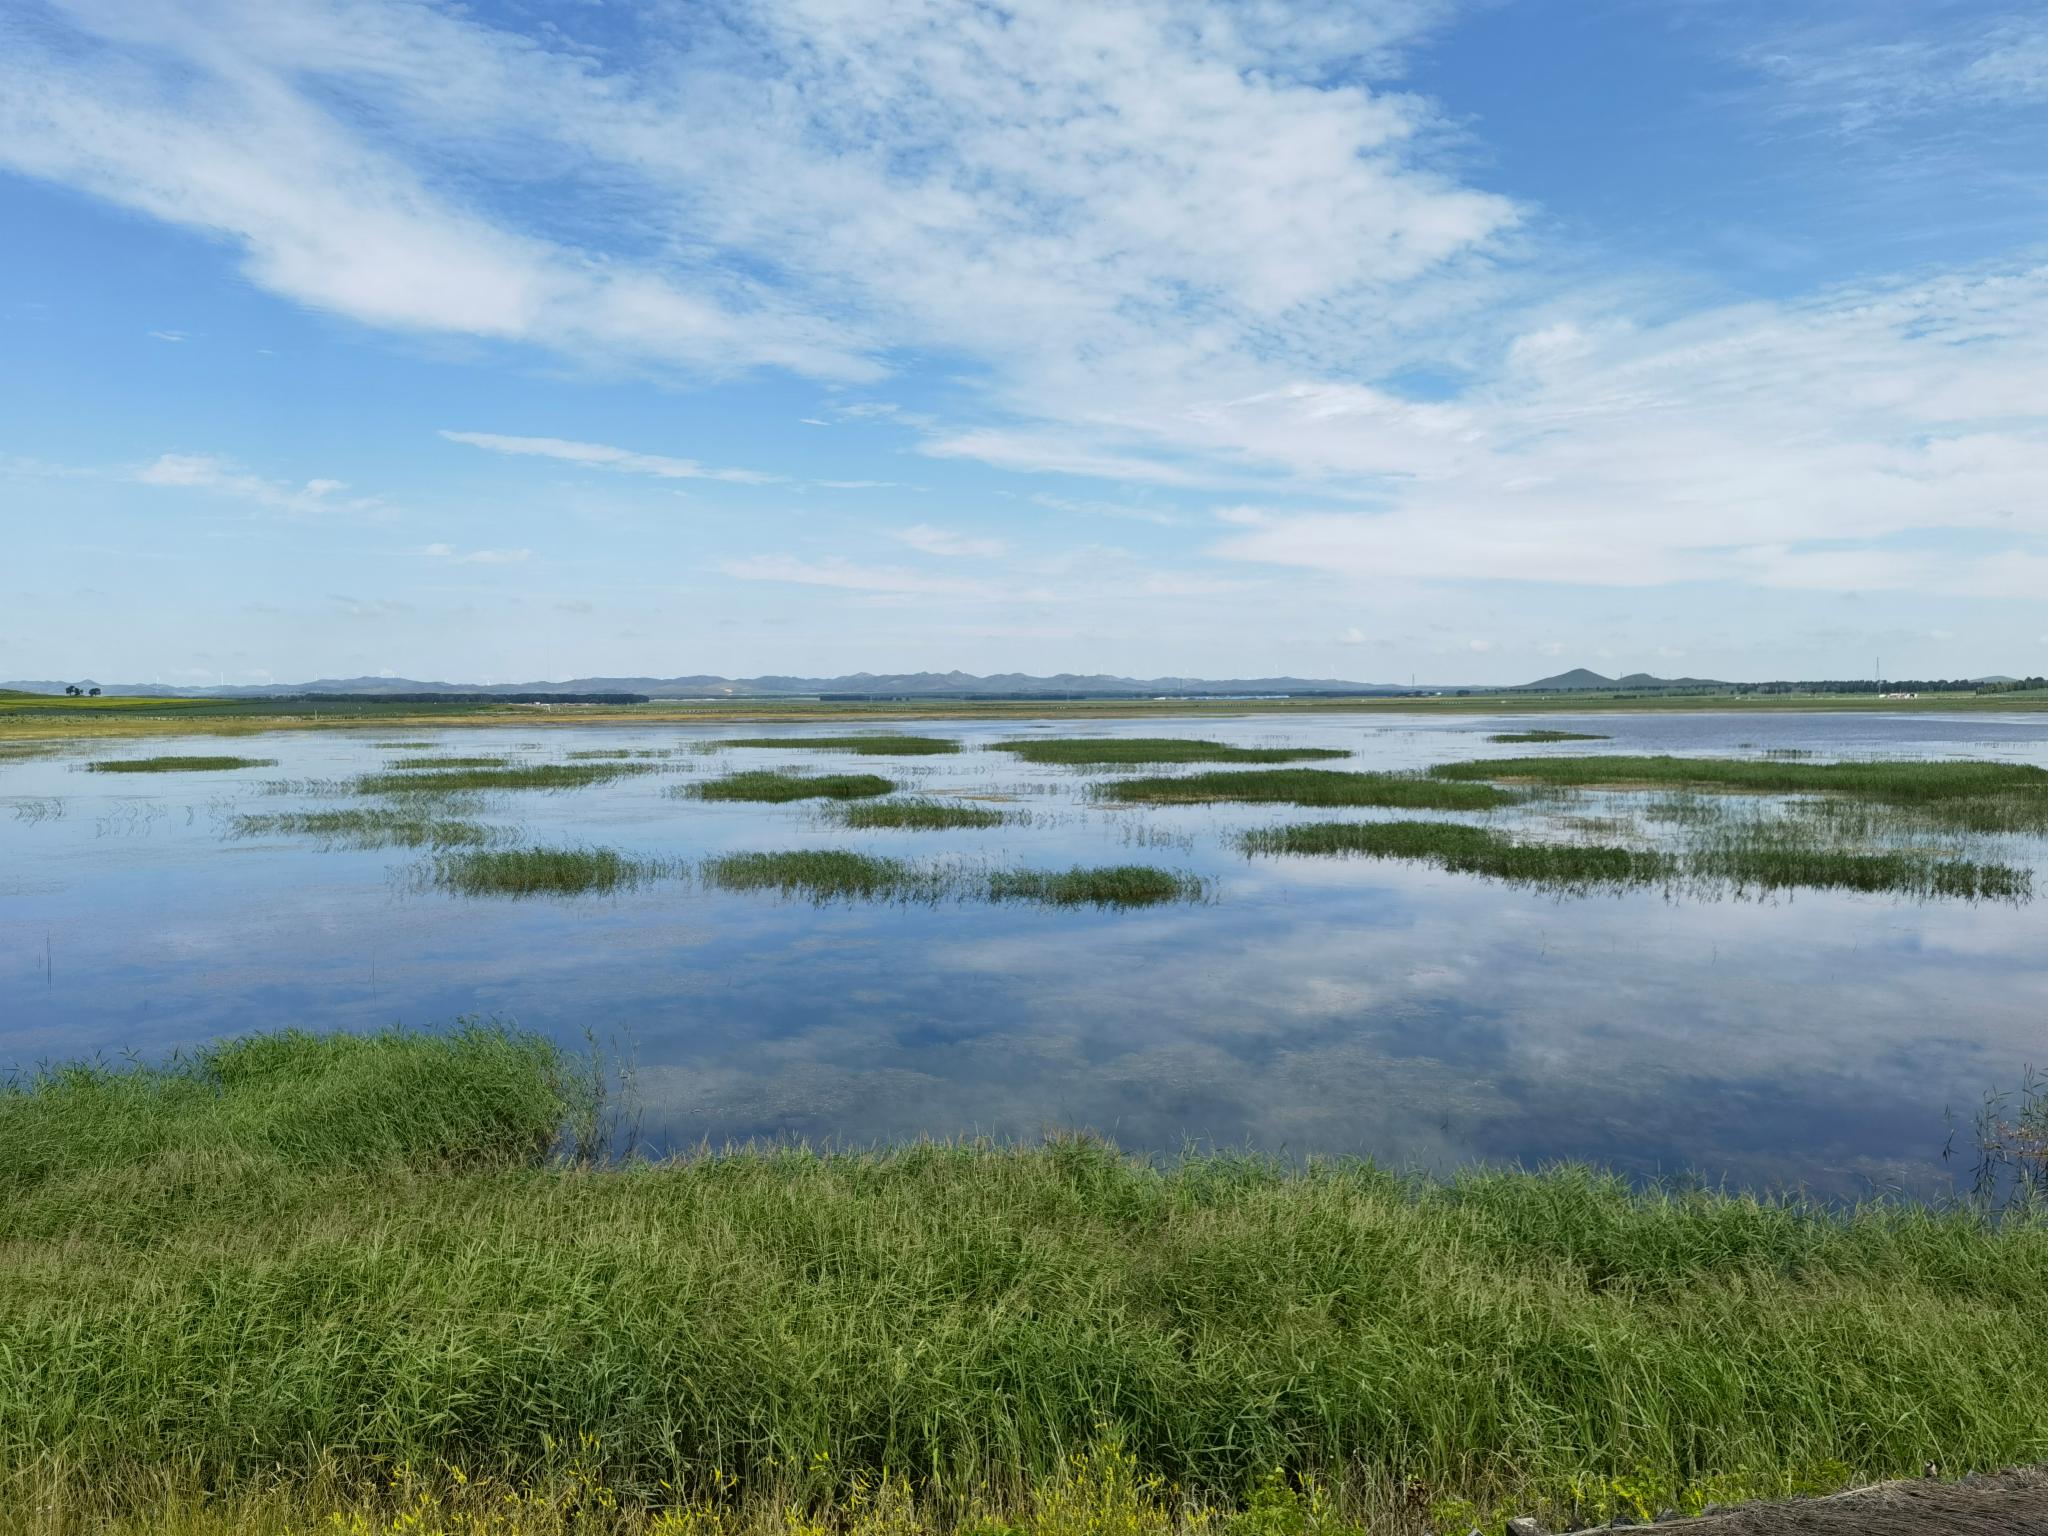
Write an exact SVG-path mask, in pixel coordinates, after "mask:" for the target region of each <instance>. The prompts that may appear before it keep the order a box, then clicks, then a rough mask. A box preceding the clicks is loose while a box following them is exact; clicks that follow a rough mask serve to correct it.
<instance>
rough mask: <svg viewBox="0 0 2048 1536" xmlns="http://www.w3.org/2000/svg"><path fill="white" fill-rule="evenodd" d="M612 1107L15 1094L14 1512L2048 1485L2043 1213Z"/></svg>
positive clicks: (220, 1052)
mask: <svg viewBox="0 0 2048 1536" xmlns="http://www.w3.org/2000/svg"><path fill="white" fill-rule="evenodd" d="M591 1082H592V1078H591V1074H589V1073H588V1072H586V1071H582V1070H579V1069H577V1068H576V1067H574V1066H573V1065H572V1064H571V1063H570V1062H569V1061H568V1060H566V1059H565V1058H564V1057H562V1056H561V1055H560V1053H558V1052H557V1051H556V1050H555V1049H554V1048H552V1047H550V1046H548V1045H546V1044H544V1043H542V1042H540V1041H538V1040H536V1039H534V1038H532V1037H530V1036H525V1035H520V1034H517V1033H513V1032H510V1031H503V1030H486V1029H471V1030H467V1031H464V1032H461V1033H459V1034H456V1035H453V1036H449V1037H434V1036H424V1035H414V1034H396V1033H394V1034H383V1035H372V1036H353V1037H352V1036H312V1035H305V1034H295V1033H288V1034H282V1035H273V1036H260V1037H256V1038H253V1039H249V1040H245V1041H241V1042H238V1043H235V1044H232V1045H227V1046H222V1047H217V1048H214V1049H211V1050H208V1051H203V1052H199V1053H196V1054H194V1055H190V1056H187V1057H184V1058H182V1059H178V1060H174V1061H173V1062H171V1063H169V1064H168V1065H166V1066H162V1067H116V1068H107V1067H100V1066H78V1067H65V1068H58V1069H55V1070H51V1071H48V1072H44V1073H40V1074H37V1075H34V1076H32V1077H29V1078H26V1079H23V1080H19V1081H16V1082H15V1083H13V1084H12V1085H10V1086H8V1087H6V1088H4V1089H0V1291H4V1294H5V1295H6V1296H7V1298H8V1302H7V1306H6V1307H5V1308H0V1500H4V1501H5V1502H6V1503H7V1504H9V1505H11V1506H15V1507H20V1506H21V1505H22V1502H23V1500H24V1499H25V1498H29V1497H30V1496H33V1499H34V1501H35V1502H36V1504H37V1506H38V1507H41V1508H43V1509H45V1510H49V1509H52V1508H69V1507H74V1506H75V1507H76V1508H77V1509H79V1510H80V1511H84V1510H86V1509H92V1510H95V1511H102V1512H105V1511H117V1512H118V1511H122V1510H124V1509H127V1510H133V1509H134V1508H135V1507H136V1506H137V1504H138V1503H140V1504H145V1505H146V1504H147V1502H148V1501H150V1500H152V1499H160V1498H161V1497H163V1494H164V1490H165V1489H166V1488H182V1487H186V1486H190V1487H191V1488H193V1489H194V1490H195V1491H196V1490H202V1489H203V1490H205V1491H206V1494H207V1498H206V1500H205V1505H204V1507H206V1508H212V1509H233V1508H234V1507H235V1501H236V1500H238V1499H249V1500H258V1501H260V1500H261V1499H263V1498H265V1497H277V1498H287V1497H290V1496H292V1495H293V1492H294V1490H299V1489H308V1488H315V1487H319V1488H324V1489H327V1490H333V1491H336V1497H337V1498H338V1499H340V1498H359V1499H363V1500H375V1499H378V1498H380V1497H386V1496H388V1495H389V1491H390V1490H392V1489H393V1488H394V1486H397V1487H399V1488H409V1485H407V1484H406V1483H405V1482H404V1479H405V1478H406V1477H408V1476H413V1477H425V1478H432V1477H433V1476H435V1475H436V1474H435V1473H434V1471H433V1470H432V1469H437V1468H451V1469H459V1472H458V1473H455V1474H451V1475H450V1476H449V1478H448V1481H446V1482H445V1483H442V1484H440V1485H439V1486H441V1487H442V1488H443V1489H444V1490H445V1491H446V1493H447V1496H448V1497H449V1498H450V1499H460V1498H462V1497H465V1495H464V1494H463V1493H462V1492H461V1485H463V1484H475V1483H478V1482H481V1483H483V1484H485V1486H487V1487H492V1488H493V1489H494V1491H495V1490H496V1489H497V1488H502V1487H505V1486H513V1487H546V1488H554V1489H559V1490H568V1491H567V1492H566V1493H564V1494H563V1498H564V1499H565V1500H566V1501H570V1502H573V1501H574V1500H575V1499H579V1498H580V1499H581V1500H582V1501H583V1502H582V1503H581V1504H580V1505H578V1506H577V1507H576V1509H575V1511H574V1514H575V1518H576V1519H577V1520H579V1521H583V1522H587V1523H582V1524H577V1525H576V1526H575V1527H574V1528H576V1529H581V1530H609V1529H612V1528H613V1526H612V1525H611V1524H610V1523H609V1522H610V1521H612V1520H614V1519H616V1520H619V1521H622V1522H623V1521H625V1520H629V1519H646V1520H648V1521H654V1520H656V1519H657V1517H659V1518H660V1519H662V1520H664V1521H670V1522H672V1523H663V1524H658V1525H655V1524H650V1525H648V1526H646V1527H644V1528H645V1529H648V1530H650V1531H651V1530H657V1529H658V1530H662V1531H665V1532H669V1533H671V1536H679V1533H685V1532H688V1533H701V1536H737V1533H738V1532H739V1531H740V1530H742V1529H743V1528H744V1527H743V1526H741V1525H739V1524H730V1525H729V1524H726V1523H725V1522H741V1521H743V1520H745V1519H746V1518H749V1512H750V1511H751V1512H753V1516H754V1517H757V1518H759V1517H763V1516H764V1515H765V1512H767V1511H777V1512H788V1513H787V1515H786V1519H787V1521H788V1523H787V1524H780V1523H778V1524H775V1525H774V1526H773V1530H774V1531H776V1532H780V1533H783V1536H794V1533H797V1532H799V1531H813V1530H821V1529H826V1528H830V1529H843V1530H845V1531H847V1532H849V1533H850V1536H889V1533H897V1536H916V1532H917V1530H918V1528H917V1527H915V1526H912V1525H910V1524H909V1523H908V1516H907V1515H904V1514H902V1513H901V1512H902V1511H903V1510H904V1509H905V1508H906V1507H907V1506H906V1504H905V1501H907V1500H910V1499H913V1498H914V1499H916V1500H918V1501H921V1504H920V1507H928V1508H930V1509H932V1510H934V1511H937V1513H934V1514H933V1515H932V1516H931V1518H933V1519H934V1520H936V1521H938V1522H940V1523H939V1524H938V1525H937V1526H936V1527H934V1529H933V1536H938V1532H940V1531H944V1530H951V1529H954V1528H958V1527H964V1526H970V1525H973V1526H975V1528H976V1529H979V1530H984V1531H986V1530H991V1529H993V1527H991V1526H988V1525H986V1524H982V1525H975V1522H976V1520H978V1519H980V1518H981V1516H982V1514H983V1513H984V1512H989V1511H993V1512H995V1513H997V1514H1001V1515H1002V1516H1003V1518H1005V1519H1015V1520H1016V1521H1017V1522H1018V1524H1019V1527H1020V1529H1022V1530H1024V1531H1028V1532H1031V1533H1041V1532H1042V1533H1043V1536H1086V1533H1096V1536H1149V1533H1157V1536H1167V1532H1168V1531H1169V1529H1171V1528H1172V1526H1173V1523H1174V1521H1176V1520H1177V1519H1178V1520H1186V1519H1187V1518H1188V1517H1189V1511H1190V1510H1191V1509H1192V1508H1195V1507H1198V1506H1200V1505H1201V1504H1202V1503H1204V1502H1207V1501H1215V1502H1217V1503H1219V1504H1221V1505H1222V1506H1223V1507H1224V1508H1225V1509H1226V1510H1228V1509H1232V1508H1236V1507H1239V1501H1248V1504H1249V1510H1248V1512H1247V1513H1246V1514H1244V1515H1243V1516H1241V1517H1240V1518H1241V1519H1242V1521H1243V1522H1244V1523H1242V1524H1240V1523H1238V1521H1235V1520H1234V1521H1232V1522H1231V1523H1229V1524H1227V1525H1220V1526H1210V1525H1200V1526H1199V1527H1198V1529H1199V1530H1200V1531H1202V1532H1215V1533H1217V1536H1227V1533H1240V1536H1317V1533H1325V1536H1339V1532H1340V1531H1342V1532H1343V1536H1357V1533H1356V1531H1355V1529H1347V1528H1344V1527H1342V1526H1340V1525H1339V1524H1337V1523H1336V1522H1337V1521H1338V1519H1339V1516H1340V1515H1344V1516H1345V1517H1346V1518H1349V1519H1352V1520H1354V1521H1355V1520H1359V1519H1362V1518H1366V1517H1367V1516H1369V1515H1370V1514H1371V1513H1372V1512H1374V1511H1379V1512H1395V1511H1404V1510H1405V1514H1404V1515H1402V1516H1401V1519H1402V1524H1400V1525H1399V1526H1398V1527H1396V1528H1399V1529H1415V1528H1416V1527H1417V1526H1418V1525H1421V1524H1424V1523H1426V1524H1428V1525H1429V1526H1432V1527H1434V1528H1436V1529H1449V1530H1456V1531H1463V1530H1465V1529H1467V1528H1468V1527H1469V1526H1471V1525H1474V1524H1487V1525H1488V1526H1489V1528H1495V1529H1497V1522H1498V1518H1499V1515H1500V1513H1501V1512H1503V1511H1505V1510H1513V1509H1523V1510H1534V1511H1535V1512H1537V1513H1540V1514H1542V1515H1544V1516H1546V1517H1548V1518H1549V1520H1550V1522H1551V1523H1552V1524H1553V1525H1564V1524H1567V1523H1573V1522H1576V1521H1579V1520H1596V1521H1604V1520H1605V1519H1606V1518H1607V1517H1608V1516H1610V1515H1613V1514H1626V1515H1629V1516H1631V1517H1636V1518H1641V1517H1643V1516H1644V1515H1645V1514H1647V1513H1650V1512H1654V1511H1655V1510H1657V1509H1659V1508H1662V1507H1664V1506H1666V1505H1668V1506H1670V1507H1673V1508H1677V1509H1681V1510H1697V1509H1698V1507H1699V1506H1700V1504H1701V1503H1702V1502H1704V1501H1706V1500H1709V1499H1711V1500H1717V1501H1726V1500H1730V1499H1734V1498H1740V1497H1743V1496H1745V1495H1753V1494H1757V1493H1776V1492H1783V1491H1789V1490H1791V1489H1795V1488H1804V1489H1825V1488H1828V1487H1832V1486H1840V1485H1842V1484H1845V1483H1848V1482H1850V1481H1853V1480H1859V1479H1868V1478H1877V1477H1886V1476H1897V1475H1911V1474H1917V1473H1918V1471H1919V1470H1920V1468H1921V1467H1922V1465H1923V1464H1924V1463H1926V1462H1928V1461H1934V1462H1937V1463H1938V1464H1939V1465H1940V1466H1941V1467H1942V1468H1943V1469H1944V1470H1945V1471H1949V1472H1952V1473H1953V1472H1961V1471H1965V1470H1969V1469H1973V1468H1990V1467H1998V1466H2004V1465H2010V1464H2016V1463H2027V1462H2033V1461H2038V1460H2040V1459H2041V1458H2042V1457H2044V1456H2048V1429H2044V1427H2043V1426H2044V1425H2048V1374H2044V1373H2043V1372H2042V1371H2040V1370H2039V1369H2038V1361H2039V1355H2040V1350H2041V1341H2042V1328H2041V1323H2040V1318H2039V1309H2040V1297H2041V1295H2042V1294H2043V1291H2044V1289H2048V1223H2044V1222H2043V1221H2042V1220H2041V1219H2040V1217H2039V1215H2038V1213H2036V1212H2033V1211H2031V1210H2030V1209H2027V1208H2018V1209H2015V1210H2014V1211H2012V1212H2011V1213H2010V1214H2009V1215H2008V1216H2007V1217H2006V1218H2005V1219H2004V1220H2003V1221H1996V1222H1994V1221H1991V1220H1988V1219H1986V1217H1985V1215H1984V1214H1983V1213H1982V1212H1980V1211H1979V1210H1977V1209H1974V1208H1971V1207H1967V1206H1956V1207H1953V1208H1942V1209H1936V1208H1928V1207H1914V1206H1906V1205H1893V1204H1886V1203H1882V1202H1880V1203H1873V1204H1869V1205H1864V1206H1860V1207H1854V1208H1839V1207H1824V1206H1819V1205H1810V1204H1807V1203H1804V1202H1801V1201H1797V1200H1790V1199H1787V1200H1767V1199H1758V1198H1752V1197H1746V1196H1736V1195H1726V1194H1719V1193H1714V1192H1711V1191H1689V1192H1677V1191H1664V1190H1650V1191H1635V1190H1631V1189H1630V1188H1628V1187H1627V1186H1626V1185H1624V1184H1623V1183H1621V1182H1620V1181H1618V1180H1615V1179H1610V1178H1606V1177H1602V1176H1600V1175H1597V1174H1593V1173H1590V1172H1587V1171H1584V1170H1580V1169H1570V1168H1561V1169H1553V1170H1550V1171H1546V1172H1541V1173H1523V1172H1485V1173H1470V1174H1466V1175H1463V1176H1460V1177H1458V1178H1456V1179H1452V1180H1448V1181H1443V1182H1437V1181H1432V1180H1428V1179H1422V1178H1418V1177H1404V1176H1401V1175H1397V1174H1394V1173H1391V1172H1388V1171H1385V1170H1382V1169H1378V1168H1375V1167H1373V1166H1371V1165H1368V1164H1361V1163H1351V1162H1347V1163H1337V1164H1311V1165H1308V1166H1289V1165H1284V1164H1279V1163H1274V1162H1268V1161H1264V1160H1260V1159H1257V1158H1251V1157H1245V1156H1233V1155H1221V1156H1188V1157H1185V1158H1182V1159H1179V1160H1177V1161H1175V1162H1174V1163H1172V1164H1171V1165H1168V1166H1155V1165H1151V1164H1147V1163H1141V1162H1135V1161H1131V1160H1128V1159H1126V1158H1124V1157H1122V1156H1121V1155H1119V1154H1118V1153H1117V1152H1116V1151H1115V1150H1114V1149H1113V1148H1111V1147H1109V1146H1106V1145H1104V1144H1102V1143H1100V1142H1096V1141H1091V1140H1086V1139H1067V1140H1055V1141H1053V1142H1051V1143H1049V1144H1046V1145H1041V1146H1030V1147H1017V1148H1000V1147H993V1146H989V1145H985V1144H981V1145H959V1146H944V1145H931V1144H922V1145H917V1146H910V1147H905V1148H902V1149H900V1150H894V1151H884V1152H872V1153H831V1154H818V1153H813V1152H808V1151H801V1150H775V1149H762V1150H758V1151H742V1152H737V1153H730V1154H726V1155H719V1156H699V1157H694V1158H689V1159H684V1160H677V1161H662V1162H655V1163H647V1164H639V1165H635V1166H630V1167H627V1168H622V1169H617V1170H610V1169H605V1168H594V1169H593V1168H591V1167H588V1166H577V1165H576V1162H575V1160H574V1159H570V1158H565V1156H564V1154H568V1153H573V1152H574V1151H575V1150H576V1149H578V1148H581V1149H582V1150H583V1152H584V1153H585V1154H586V1155H587V1154H588V1153H589V1152H590V1151H591V1150H592V1149H594V1148H595V1147H596V1146H597V1144H598V1142H599V1141H600V1139H601V1138H600V1135H599V1127H600V1125H601V1121H602V1117H601V1116H600V1115H599V1113H598V1108H597V1104H596V1100H595V1096H594V1094H593V1092H592V1089H591ZM1090 1447H1092V1448H1093V1449H1092V1450H1091V1449H1090ZM1077 1457H1078V1458H1079V1459H1076V1458H1077ZM406 1468H412V1469H419V1470H417V1471H416V1472H415V1473H411V1474H407V1473H405V1472H404V1471H403V1470H402V1469H406ZM182 1480H189V1481H182ZM579 1489H580V1490H581V1493H580V1494H579V1493H577V1492H576V1490H579ZM598 1490H602V1496H601V1497H600V1495H599V1492H598ZM410 1496H411V1495H410V1492H408V1493H407V1497H410ZM892 1501H893V1502H892ZM552 1507H556V1508H560V1507H566V1506H552ZM193 1508H194V1509H195V1510H198V1509H200V1508H201V1505H200V1503H199V1502H198V1501H197V1500H196V1499H195V1502H194V1505H193ZM892 1509H893V1510H895V1511H897V1513H896V1514H895V1515H891V1514H890V1513H889V1511H891V1510H892ZM508 1510H510V1511H511V1512H510V1513H508ZM661 1512H666V1513H661ZM1347 1512H1348V1513H1347ZM429 1513H430V1514H431V1511H429ZM403 1514H404V1511H403V1509H400V1510H398V1511H395V1512H394V1514H393V1516H392V1518H393V1524H392V1525H391V1526H390V1529H392V1530H401V1529H405V1530H410V1529H439V1528H440V1527H438V1526H436V1525H433V1524H430V1523H427V1522H425V1521H419V1520H416V1521H415V1522H414V1523H413V1524H412V1525H406V1524H404V1523H402V1519H401V1517H402V1516H403ZM515 1515H517V1516H518V1518H522V1519H523V1518H524V1516H523V1515H521V1514H519V1512H518V1511H517V1510H516V1509H512V1507H511V1506H509V1505H506V1504H502V1503H501V1504H499V1505H498V1506H497V1511H496V1513H495V1514H493V1515H490V1516H489V1517H488V1518H490V1519H492V1520H499V1519H502V1520H503V1521H504V1523H503V1524H502V1525H500V1524H479V1525H477V1526H475V1527H474V1529H476V1530H478V1531H483V1530H500V1531H505V1532H517V1531H522V1530H525V1529H527V1527H524V1526H521V1525H517V1524H514V1523H513V1519H514V1516H515ZM536 1518H538V1517H536ZM780 1518H782V1516H781V1515H778V1519H780ZM891 1522H893V1523H891ZM1317 1522H1322V1523H1320V1524H1319V1523H1317ZM59 1528H61V1529H64V1530H67V1531H69V1530H74V1529H78V1528H80V1527H79V1526H77V1525H71V1524H62V1525H61V1526H51V1527H49V1529H52V1530H55V1529H59ZM134 1528H135V1529H138V1530H139V1529H149V1530H152V1531H160V1530H164V1529H166V1528H167V1526H166V1524H165V1523H163V1522H160V1521H158V1522H152V1521H151V1520H150V1519H149V1517H148V1514H147V1511H146V1510H145V1511H144V1513H143V1514H142V1515H141V1516H140V1517H139V1518H138V1521H137V1525H136V1526H135V1527H134ZM284 1528H285V1527H265V1528H264V1529H266V1530H281V1529H284ZM290 1528H291V1529H312V1528H313V1527H306V1526H292V1527H290ZM317 1528H318V1529H323V1530H325V1529H333V1530H336V1531H343V1532H345V1531H350V1530H358V1529H364V1527H357V1526H348V1525H344V1524H335V1525H333V1526H327V1525H322V1526H320V1527H317ZM383 1528H384V1527H382V1526H379V1527H376V1529H383ZM460 1528H461V1529H465V1530H468V1529H471V1527H469V1526H463V1527H460ZM569 1528H571V1522H570V1519H569V1518H568V1517H566V1516H565V1517H564V1519H563V1521H562V1524H561V1525H559V1526H554V1525H551V1526H547V1527H545V1529H546V1530H547V1531H548V1532H550V1533H551V1536H552V1533H555V1532H562V1531H566V1530H568V1529H569ZM624 1528H626V1529H633V1528H634V1527H631V1526H626V1527H624ZM194 1529H216V1528H206V1527H195V1528H194ZM535 1529H540V1528H539V1527H535ZM1189 1529H1190V1530H1191V1531H1192V1530H1194V1529H1197V1528H1196V1527H1190V1528H1189ZM764 1536H765V1533H764Z"/></svg>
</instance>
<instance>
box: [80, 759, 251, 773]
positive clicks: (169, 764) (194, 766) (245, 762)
mask: <svg viewBox="0 0 2048 1536" xmlns="http://www.w3.org/2000/svg"><path fill="white" fill-rule="evenodd" d="M85 766H86V767H87V768H89V769H90V770H91V771H92V772H94V773H226V772H228V771H230V770H231V769H235V768H275V767H276V766H277V759H276V758H274V757H227V756H204V755H202V756H196V757H176V756H170V757H109V758H102V759H100V761H98V762H95V763H87V764H86V765H85Z"/></svg>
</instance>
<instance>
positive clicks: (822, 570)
mask: <svg viewBox="0 0 2048 1536" xmlns="http://www.w3.org/2000/svg"><path fill="white" fill-rule="evenodd" d="M720 569H721V570H723V571H724V572H725V574H726V575H728V576H732V577H736V578H737V579H739V580H741V581H779V582H791V583H794V584H796V585H798V586H806V587H838V588H840V589H842V590H844V591H848V592H874V593H895V594H902V595H923V596H929V597H960V598H992V597H997V596H1000V595H1002V594H1001V592H1000V589H999V588H997V587H995V586H993V585H992V584H990V583H988V582H985V581H970V580H963V579H960V578H957V577H951V576H934V575H931V574H930V573H928V572H924V571H913V570H908V569H905V568H903V567H900V566H879V565H859V564H856V563H854V562H852V561H846V560H799V559H797V558H796V557H795V556H793V555H755V556H752V557H751V558H749V559H745V560H731V561H727V562H726V563H725V564H724V565H723V566H721V567H720Z"/></svg>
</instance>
